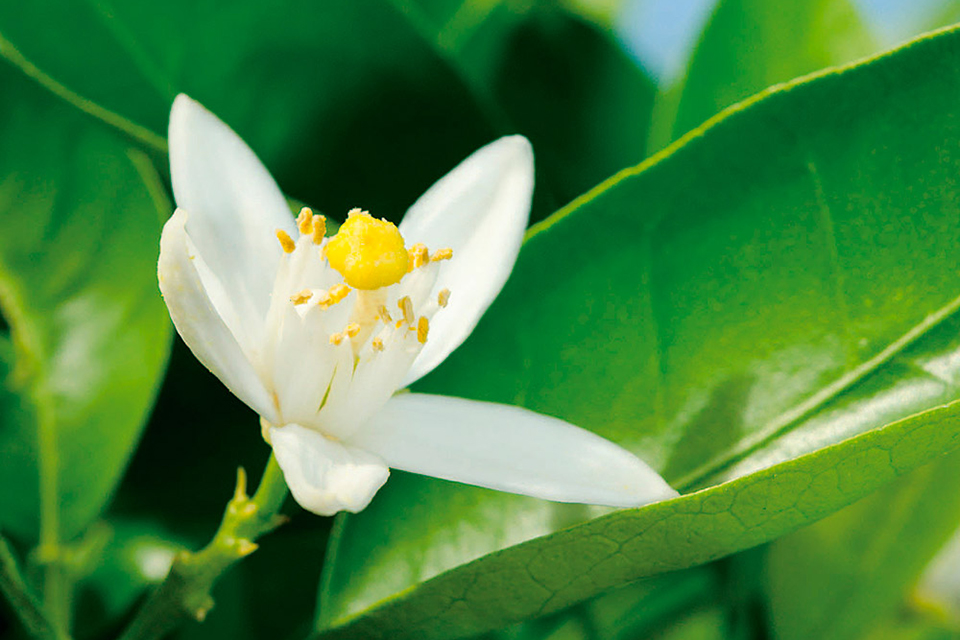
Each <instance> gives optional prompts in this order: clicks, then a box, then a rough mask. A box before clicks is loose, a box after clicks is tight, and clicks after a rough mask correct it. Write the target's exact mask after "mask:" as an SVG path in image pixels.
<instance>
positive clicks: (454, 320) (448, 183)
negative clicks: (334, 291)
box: [400, 136, 533, 385]
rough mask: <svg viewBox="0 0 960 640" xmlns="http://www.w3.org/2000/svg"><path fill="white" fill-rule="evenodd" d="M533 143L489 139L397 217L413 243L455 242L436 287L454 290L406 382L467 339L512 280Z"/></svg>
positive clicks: (529, 182) (437, 244)
mask: <svg viewBox="0 0 960 640" xmlns="http://www.w3.org/2000/svg"><path fill="white" fill-rule="evenodd" d="M532 194H533V149H532V148H531V147H530V143H529V142H528V141H527V139H526V138H524V137H523V136H508V137H505V138H500V139H499V140H497V141H495V142H492V143H490V144H488V145H487V146H485V147H483V148H482V149H480V150H479V151H476V152H475V153H474V154H473V155H471V156H470V157H469V158H467V159H466V160H464V161H463V162H462V163H460V165H458V166H457V167H456V168H455V169H454V170H453V171H451V172H450V173H448V174H447V175H446V176H444V177H443V178H441V179H440V181H439V182H437V183H436V184H435V185H433V186H432V187H430V189H429V190H428V191H427V192H426V193H425V194H423V196H421V197H420V199H419V200H417V201H416V203H414V205H413V206H412V207H410V210H409V211H407V214H406V216H405V217H404V218H403V221H402V222H401V223H400V233H401V234H403V237H404V239H406V240H407V242H408V243H418V242H419V243H423V244H425V245H427V246H428V247H429V248H430V249H431V250H436V249H442V248H447V247H449V248H451V249H453V259H452V260H450V261H449V262H445V263H443V267H442V269H441V271H440V276H439V278H438V279H437V284H436V287H435V290H434V292H433V294H434V295H436V294H437V292H439V291H440V290H441V289H444V288H447V289H450V291H451V292H452V293H451V296H450V301H449V304H448V306H447V307H446V308H445V309H441V310H440V311H439V312H438V313H437V314H436V316H434V318H433V320H432V322H431V324H430V337H429V339H428V340H427V343H426V345H424V347H423V350H422V351H421V352H420V355H419V356H418V357H417V360H416V361H415V362H414V365H413V367H411V369H410V373H409V374H408V375H407V378H406V380H405V382H404V384H405V385H409V384H412V383H413V382H415V381H416V380H418V379H419V378H420V377H421V376H423V375H425V374H427V373H429V372H430V371H432V370H433V368H434V367H436V366H437V365H438V364H440V363H441V362H443V360H444V359H445V358H446V357H447V356H448V355H449V354H450V352H451V351H453V350H454V349H456V348H457V347H458V346H460V344H461V343H462V342H463V341H464V340H465V339H466V337H467V336H468V335H470V332H471V331H473V328H474V327H475V326H476V325H477V322H478V321H479V320H480V316H482V315H483V313H484V311H486V310H487V307H489V306H490V303H491V302H493V300H494V298H496V297H497V294H498V293H500V289H502V288H503V284H504V283H505V282H506V281H507V278H508V277H509V275H510V272H511V271H512V270H513V264H514V262H516V259H517V253H518V252H519V251H520V244H521V243H522V242H523V233H524V230H525V229H526V227H527V220H528V219H529V217H530V198H531V195H532Z"/></svg>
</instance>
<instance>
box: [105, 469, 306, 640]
mask: <svg viewBox="0 0 960 640" xmlns="http://www.w3.org/2000/svg"><path fill="white" fill-rule="evenodd" d="M286 497H287V485H286V483H285V482H284V479H283V472H282V471H281V470H280V466H279V465H278V464H277V461H276V458H274V456H273V455H271V456H270V460H269V461H268V462H267V467H266V469H264V471H263V476H262V477H261V479H260V485H259V486H258V487H257V491H256V493H255V494H254V495H253V497H252V498H250V497H249V496H247V475H246V473H245V472H244V470H243V469H242V468H240V469H238V470H237V486H236V489H235V491H234V494H233V498H232V499H231V500H230V502H229V503H227V508H226V510H225V511H224V514H223V520H222V521H221V522H220V528H219V529H217V532H216V533H215V534H214V536H213V539H212V540H211V541H210V543H209V544H208V545H207V546H206V547H204V548H203V549H201V550H200V551H197V552H195V553H191V552H183V553H180V554H179V555H178V556H177V557H176V558H175V559H174V561H173V566H171V567H170V572H169V573H168V574H167V577H166V578H165V579H164V581H163V582H162V583H160V585H159V586H158V587H157V588H156V590H155V591H154V592H153V593H152V594H151V595H150V597H149V598H148V599H147V601H146V603H145V604H144V605H143V607H142V608H141V609H140V611H139V612H138V613H137V615H136V616H135V617H134V619H133V621H132V622H131V623H130V625H129V626H128V627H127V629H126V631H124V633H123V635H122V636H121V637H120V640H159V638H162V637H164V636H165V635H167V634H168V633H170V632H171V631H173V630H174V629H176V628H177V627H178V626H180V625H181V624H183V623H184V622H186V621H187V620H197V621H201V622H202V621H203V619H204V618H205V617H206V615H207V613H208V612H209V611H210V609H211V608H212V607H213V597H212V596H211V593H210V592H211V590H212V589H213V585H214V583H216V581H217V580H218V579H219V578H220V576H221V575H223V574H224V573H225V572H226V571H227V570H228V569H229V568H230V567H231V566H233V565H234V564H235V563H236V562H237V561H239V560H240V559H241V558H244V557H246V556H248V555H250V554H251V553H253V552H254V551H256V550H257V544H256V543H255V542H254V540H256V539H257V538H259V537H260V536H262V535H264V534H266V533H269V532H270V531H272V530H274V529H275V528H277V527H278V526H279V525H280V524H282V523H283V522H284V521H285V518H284V517H283V516H280V515H278V512H279V511H280V507H282V506H283V502H284V500H285V499H286Z"/></svg>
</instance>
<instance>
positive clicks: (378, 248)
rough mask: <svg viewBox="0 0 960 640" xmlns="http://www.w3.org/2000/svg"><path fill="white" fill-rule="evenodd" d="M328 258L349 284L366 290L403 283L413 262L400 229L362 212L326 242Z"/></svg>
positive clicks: (354, 213) (357, 210)
mask: <svg viewBox="0 0 960 640" xmlns="http://www.w3.org/2000/svg"><path fill="white" fill-rule="evenodd" d="M325 255H326V257H327V260H329V261H330V266H331V267H333V268H334V269H336V270H337V271H339V272H340V274H341V275H342V276H343V279H344V280H345V281H346V283H347V284H349V285H350V286H351V287H353V288H355V289H363V290H371V289H379V288H380V287H386V286H389V285H391V284H396V283H397V282H400V279H401V278H403V276H404V275H405V274H406V273H407V266H408V264H409V260H410V258H409V255H408V254H407V249H406V247H404V244H403V236H401V235H400V232H399V231H398V230H397V227H396V226H395V225H394V224H393V223H392V222H387V221H386V220H377V219H376V218H374V217H373V216H371V215H370V214H369V213H367V212H365V211H360V210H359V209H354V210H352V211H351V212H350V213H349V214H348V217H347V220H346V222H344V223H343V224H342V225H340V230H339V231H338V232H337V234H336V235H335V236H333V237H332V238H330V239H329V240H328V241H327V245H326V250H325Z"/></svg>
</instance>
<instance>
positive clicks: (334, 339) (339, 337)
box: [330, 333, 344, 345]
mask: <svg viewBox="0 0 960 640" xmlns="http://www.w3.org/2000/svg"><path fill="white" fill-rule="evenodd" d="M343 338H344V336H343V334H342V333H331V334H330V344H334V345H339V344H340V343H342V342H343Z"/></svg>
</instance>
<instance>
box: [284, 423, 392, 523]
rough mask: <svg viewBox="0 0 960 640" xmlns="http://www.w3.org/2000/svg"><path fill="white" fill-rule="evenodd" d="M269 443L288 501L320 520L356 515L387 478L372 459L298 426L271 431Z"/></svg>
mask: <svg viewBox="0 0 960 640" xmlns="http://www.w3.org/2000/svg"><path fill="white" fill-rule="evenodd" d="M270 443H271V444H272V445H273V453H274V455H275V456H276V457H277V462H278V463H279V464H280V468H281V469H283V477H284V478H285V479H286V481H287V486H288V487H290V492H291V493H293V497H294V498H295V499H296V500H297V502H298V503H300V506H301V507H303V508H304V509H306V510H307V511H312V512H313V513H316V514H319V515H321V516H332V515H333V514H335V513H337V512H338V511H351V512H353V513H356V512H358V511H360V510H361V509H363V508H364V507H366V506H367V505H368V504H370V500H371V499H372V498H373V496H374V494H375V493H376V492H377V490H378V489H380V487H382V486H383V483H384V482H386V481H387V477H388V476H389V475H390V470H389V469H388V468H387V466H386V465H385V464H384V463H383V462H382V461H381V460H380V459H379V458H377V457H376V456H375V455H373V454H370V453H367V452H366V451H362V450H360V449H355V448H353V447H350V446H344V445H342V444H340V443H338V442H334V441H333V440H330V439H328V438H325V437H324V436H323V435H322V434H321V433H319V432H317V431H313V430H312V429H307V428H305V427H301V426H300V425H298V424H288V425H286V426H283V427H272V428H271V429H270Z"/></svg>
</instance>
